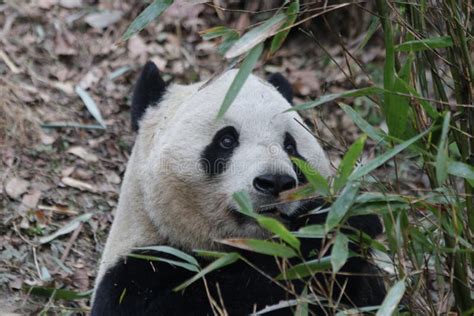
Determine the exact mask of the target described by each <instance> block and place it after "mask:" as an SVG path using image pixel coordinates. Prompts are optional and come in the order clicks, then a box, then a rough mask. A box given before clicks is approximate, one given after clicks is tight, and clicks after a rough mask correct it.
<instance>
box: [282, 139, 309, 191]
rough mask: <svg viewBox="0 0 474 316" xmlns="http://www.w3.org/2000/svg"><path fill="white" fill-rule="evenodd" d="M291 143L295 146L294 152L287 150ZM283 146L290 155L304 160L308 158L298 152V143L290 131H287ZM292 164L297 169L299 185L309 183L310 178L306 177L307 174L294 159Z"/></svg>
mask: <svg viewBox="0 0 474 316" xmlns="http://www.w3.org/2000/svg"><path fill="white" fill-rule="evenodd" d="M289 145H291V146H293V147H294V150H295V151H294V152H288V151H287V147H288V146H289ZM283 148H284V149H285V151H286V152H287V154H288V155H289V156H291V157H295V158H298V159H300V160H303V161H306V159H305V158H304V157H303V156H301V154H300V153H299V152H298V147H297V145H296V140H295V139H294V138H293V136H292V135H291V134H290V133H288V132H286V133H285V138H284V140H283ZM291 164H292V165H293V170H294V171H295V173H296V177H297V178H298V185H302V184H305V183H308V179H306V176H305V175H304V173H303V172H302V171H301V170H300V168H298V166H297V165H296V164H295V163H294V162H293V161H292V162H291Z"/></svg>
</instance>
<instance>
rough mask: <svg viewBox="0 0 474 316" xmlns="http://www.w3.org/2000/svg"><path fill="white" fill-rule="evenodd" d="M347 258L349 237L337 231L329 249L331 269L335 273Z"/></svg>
mask: <svg viewBox="0 0 474 316" xmlns="http://www.w3.org/2000/svg"><path fill="white" fill-rule="evenodd" d="M347 258H349V239H348V238H347V237H346V235H344V234H343V233H341V232H339V233H338V234H337V236H336V239H335V240H334V245H333V246H332V250H331V266H332V271H333V272H334V273H337V272H338V271H339V270H340V269H341V268H342V266H343V265H344V264H345V263H346V261H347Z"/></svg>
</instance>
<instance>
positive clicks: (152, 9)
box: [122, 0, 173, 41]
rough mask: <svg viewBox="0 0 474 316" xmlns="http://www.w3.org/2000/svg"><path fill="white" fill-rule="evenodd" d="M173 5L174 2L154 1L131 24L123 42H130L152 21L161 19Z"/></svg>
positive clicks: (168, 0) (170, 0)
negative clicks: (130, 39)
mask: <svg viewBox="0 0 474 316" xmlns="http://www.w3.org/2000/svg"><path fill="white" fill-rule="evenodd" d="M172 3H173V0H154V1H153V2H152V3H151V4H150V5H149V6H148V7H146V8H145V10H143V11H142V13H140V15H139V16H138V17H137V18H136V19H135V20H133V22H132V24H130V26H129V27H128V29H127V30H126V31H125V33H124V34H123V35H122V41H126V40H128V39H129V38H130V37H132V36H133V35H134V34H135V33H137V32H140V31H141V30H143V29H144V28H145V27H146V26H147V25H148V24H150V22H151V21H153V20H154V19H156V18H157V17H159V16H160V15H161V13H163V11H165V10H166V9H167V8H168V7H169V6H170V5H171V4H172Z"/></svg>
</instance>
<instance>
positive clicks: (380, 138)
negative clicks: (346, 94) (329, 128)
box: [338, 102, 387, 144]
mask: <svg viewBox="0 0 474 316" xmlns="http://www.w3.org/2000/svg"><path fill="white" fill-rule="evenodd" d="M338 105H339V107H340V108H341V109H342V110H343V111H344V112H346V114H347V115H348V116H349V117H350V118H351V119H352V121H353V122H354V124H355V125H357V126H358V127H359V128H360V129H361V130H362V131H363V132H364V133H366V134H367V136H369V137H370V138H372V139H373V140H375V141H376V142H377V143H381V144H387V142H386V141H385V138H386V137H387V135H385V133H384V132H383V131H381V130H379V129H377V128H375V127H373V126H372V125H370V124H369V122H367V121H366V120H364V118H363V117H362V116H360V114H359V113H357V112H356V111H355V110H354V109H353V108H352V107H350V106H349V105H347V104H344V103H341V102H339V103H338Z"/></svg>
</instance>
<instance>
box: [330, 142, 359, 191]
mask: <svg viewBox="0 0 474 316" xmlns="http://www.w3.org/2000/svg"><path fill="white" fill-rule="evenodd" d="M366 139H367V135H365V134H364V135H362V136H360V137H359V138H358V139H357V140H356V141H355V142H354V143H353V144H352V145H351V147H349V149H348V150H347V153H346V154H345V155H344V157H343V158H342V161H341V164H340V165H339V168H338V172H337V177H336V179H335V180H334V185H333V188H334V191H335V192H337V191H339V190H340V189H341V188H342V187H344V185H345V184H346V182H347V178H348V177H349V175H350V174H351V172H352V170H354V166H355V164H356V162H357V159H359V157H360V154H361V153H362V150H363V149H364V144H365V141H366Z"/></svg>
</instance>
